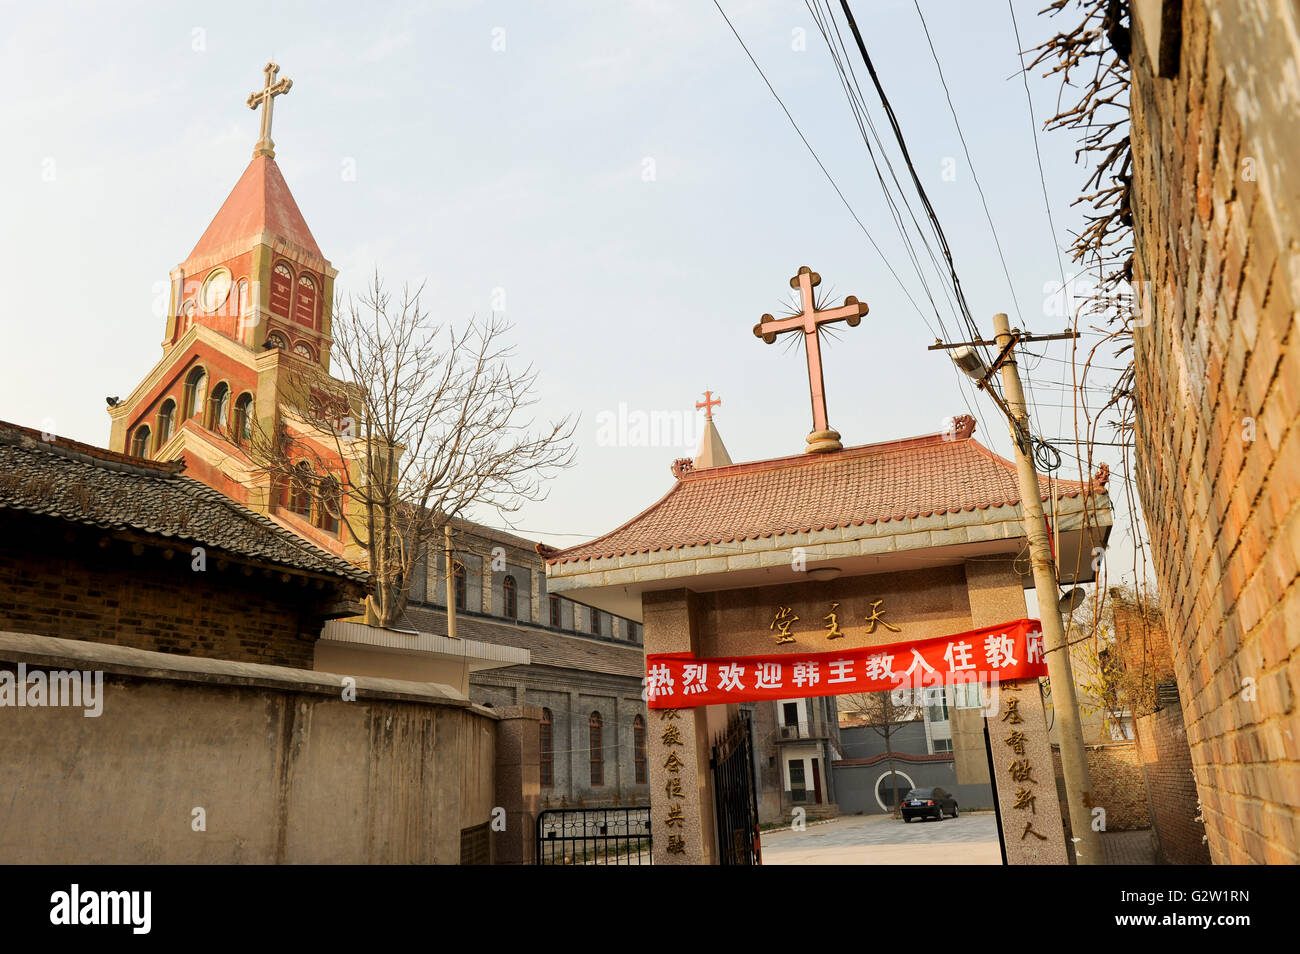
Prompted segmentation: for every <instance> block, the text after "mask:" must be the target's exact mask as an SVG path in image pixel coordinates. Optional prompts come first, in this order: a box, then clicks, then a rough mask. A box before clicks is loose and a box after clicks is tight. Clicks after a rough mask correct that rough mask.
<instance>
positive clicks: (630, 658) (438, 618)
mask: <svg viewBox="0 0 1300 954" xmlns="http://www.w3.org/2000/svg"><path fill="white" fill-rule="evenodd" d="M406 617H407V620H408V621H409V623H410V625H411V628H412V629H418V630H420V631H422V632H430V633H445V632H447V614H446V612H445V611H444V610H442V609H441V608H434V607H429V606H419V605H415V604H412V605H411V606H408V607H407V608H406ZM456 633H457V635H458V636H464V637H465V638H467V639H477V640H480V641H482V642H485V643H496V644H498V645H501V646H515V647H517V648H519V649H527V650H528V651H529V652H530V653H532V656H533V665H535V666H554V667H555V668H557V669H580V670H582V671H584V672H599V673H605V674H607V675H611V676H628V677H631V678H634V679H640V678H641V677H642V676H644V675H645V652H644V650H643V649H642V647H641V646H639V645H636V644H633V643H626V644H624V643H615V642H607V641H605V640H600V639H588V638H585V637H583V636H580V635H576V634H573V635H570V634H568V633H557V632H554V631H553V630H549V629H545V628H543V627H541V626H535V625H532V624H529V623H509V622H506V621H499V622H498V621H497V620H493V619H485V618H483V617H481V616H470V615H467V614H463V613H462V614H458V615H457V616H456Z"/></svg>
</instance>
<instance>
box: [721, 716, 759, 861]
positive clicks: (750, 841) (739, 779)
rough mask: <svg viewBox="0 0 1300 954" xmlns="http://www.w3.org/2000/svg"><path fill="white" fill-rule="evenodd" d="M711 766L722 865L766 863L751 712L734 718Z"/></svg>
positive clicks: (722, 737) (723, 735)
mask: <svg viewBox="0 0 1300 954" xmlns="http://www.w3.org/2000/svg"><path fill="white" fill-rule="evenodd" d="M709 766H710V768H712V769H713V793H714V800H715V805H716V809H717V829H718V862H719V864H724V865H757V864H762V850H761V848H760V845H759V834H758V793H757V786H756V784H755V781H754V752H753V745H752V743H751V741H750V730H749V713H748V712H741V713H740V714H739V715H737V716H736V717H735V718H734V719H732V720H731V722H730V724H728V726H727V730H726V731H725V732H723V733H722V735H720V736H719V737H718V738H717V739H715V740H714V742H713V757H712V758H711V759H710V761H709Z"/></svg>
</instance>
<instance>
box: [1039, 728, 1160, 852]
mask: <svg viewBox="0 0 1300 954" xmlns="http://www.w3.org/2000/svg"><path fill="white" fill-rule="evenodd" d="M1087 754H1088V775H1089V777H1090V778H1091V779H1092V796H1093V801H1094V804H1095V805H1096V806H1097V807H1100V808H1104V809H1105V810H1106V828H1105V830H1106V831H1134V830H1140V829H1146V828H1150V827H1151V812H1150V807H1149V803H1148V802H1149V800H1148V798H1147V785H1146V778H1145V776H1144V775H1143V772H1142V758H1141V756H1140V754H1139V753H1138V751H1137V746H1136V744H1135V743H1133V742H1111V743H1107V744H1105V745H1089V746H1087ZM1052 765H1053V768H1054V769H1055V771H1056V790H1057V800H1058V801H1059V802H1060V805H1061V812H1062V817H1063V818H1064V819H1065V832H1066V835H1067V836H1068V835H1069V834H1070V812H1069V808H1068V806H1067V804H1066V801H1065V776H1064V772H1063V770H1062V768H1061V748H1060V746H1058V745H1053V746H1052Z"/></svg>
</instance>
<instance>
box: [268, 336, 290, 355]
mask: <svg viewBox="0 0 1300 954" xmlns="http://www.w3.org/2000/svg"><path fill="white" fill-rule="evenodd" d="M266 346H267V347H268V348H276V349H279V350H280V351H284V350H285V349H286V348H288V347H289V342H287V341H285V340H284V335H282V334H280V332H278V331H273V332H271V333H270V334H269V335H267V336H266Z"/></svg>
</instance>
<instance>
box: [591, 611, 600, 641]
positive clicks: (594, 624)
mask: <svg viewBox="0 0 1300 954" xmlns="http://www.w3.org/2000/svg"><path fill="white" fill-rule="evenodd" d="M591 635H593V636H599V635H600V610H598V609H596V608H595V607H594V606H593V607H591Z"/></svg>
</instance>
